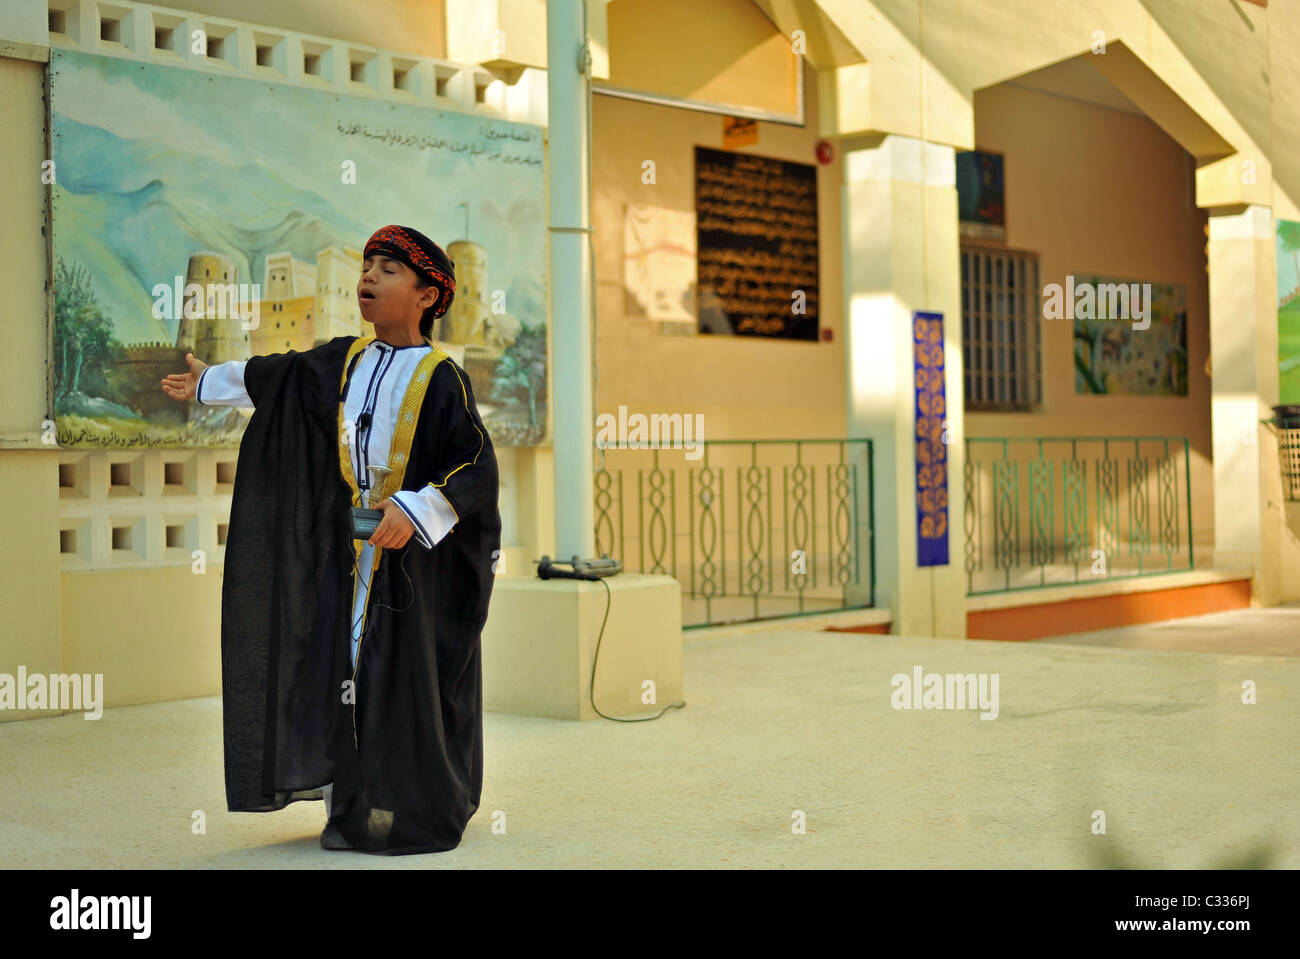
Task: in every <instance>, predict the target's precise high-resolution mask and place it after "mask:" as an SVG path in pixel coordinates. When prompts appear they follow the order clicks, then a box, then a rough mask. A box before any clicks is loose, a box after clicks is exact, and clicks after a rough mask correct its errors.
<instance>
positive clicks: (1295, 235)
mask: <svg viewBox="0 0 1300 959" xmlns="http://www.w3.org/2000/svg"><path fill="white" fill-rule="evenodd" d="M1277 236H1278V239H1279V240H1281V241H1282V249H1284V250H1286V251H1287V252H1288V253H1290V254H1291V256H1292V258H1293V259H1294V260H1295V269H1296V276H1297V277H1300V223H1296V222H1294V221H1292V220H1278V221H1277ZM1297 294H1300V289H1297V290H1291V291H1290V292H1287V293H1283V294H1282V295H1281V297H1280V299H1281V302H1280V303H1278V306H1279V307H1281V306H1286V305H1287V303H1289V302H1290V301H1291V300H1293V299H1295V297H1296V295H1297Z"/></svg>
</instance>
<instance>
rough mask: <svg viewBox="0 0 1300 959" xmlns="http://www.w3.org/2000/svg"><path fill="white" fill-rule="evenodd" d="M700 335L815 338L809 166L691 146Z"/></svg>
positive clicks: (813, 175)
mask: <svg viewBox="0 0 1300 959" xmlns="http://www.w3.org/2000/svg"><path fill="white" fill-rule="evenodd" d="M695 221H696V223H695V225H696V232H697V239H698V244H697V247H696V250H697V254H696V256H697V266H696V269H697V272H696V290H697V300H696V304H697V308H698V310H699V313H698V316H699V330H700V332H701V333H730V334H733V335H736V336H777V337H785V338H787V339H796V340H816V339H817V338H818V321H817V317H818V312H817V168H816V167H815V166H813V165H812V164H808V163H791V162H790V161H789V160H778V159H775V158H772V157H762V156H754V155H753V154H749V153H728V152H726V151H723V150H712V149H709V148H708V147H701V146H697V147H696V148H695Z"/></svg>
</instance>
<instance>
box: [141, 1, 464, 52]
mask: <svg viewBox="0 0 1300 959" xmlns="http://www.w3.org/2000/svg"><path fill="white" fill-rule="evenodd" d="M159 6H168V7H174V8H175V9H178V10H186V11H190V12H193V13H205V14H207V15H208V16H211V17H224V18H226V19H228V20H243V21H244V22H246V23H256V24H258V25H260V26H265V27H276V28H279V29H281V30H294V31H297V32H300V33H310V34H314V35H316V36H318V37H331V38H337V39H340V40H349V41H351V42H353V43H356V44H360V45H362V46H368V47H379V48H380V49H383V50H392V51H393V52H395V53H407V54H413V55H414V56H419V57H440V58H445V57H446V56H447V38H446V35H445V32H444V24H445V22H446V21H445V17H444V16H443V0H365V2H364V3H357V2H347V0H274V2H272V3H267V2H266V0H183V2H181V3H169V4H159Z"/></svg>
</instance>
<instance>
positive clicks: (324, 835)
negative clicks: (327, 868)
mask: <svg viewBox="0 0 1300 959" xmlns="http://www.w3.org/2000/svg"><path fill="white" fill-rule="evenodd" d="M320 847H321V848H322V849H355V848H356V847H355V846H353V845H352V843H350V842H348V840H347V838H346V837H345V836H344V835H343V833H342V831H341V830H340V829H339V827H338V826H336V825H334V823H332V822H327V823H326V824H325V829H324V830H323V831H322V832H321V834H320Z"/></svg>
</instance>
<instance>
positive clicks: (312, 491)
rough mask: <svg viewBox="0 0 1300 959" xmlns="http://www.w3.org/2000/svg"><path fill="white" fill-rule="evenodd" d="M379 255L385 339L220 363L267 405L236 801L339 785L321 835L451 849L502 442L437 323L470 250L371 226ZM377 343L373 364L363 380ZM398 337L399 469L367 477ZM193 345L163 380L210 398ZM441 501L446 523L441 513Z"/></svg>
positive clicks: (240, 697) (262, 415) (236, 538)
mask: <svg viewBox="0 0 1300 959" xmlns="http://www.w3.org/2000/svg"><path fill="white" fill-rule="evenodd" d="M364 256H365V264H364V266H363V268H362V275H361V280H360V282H359V283H358V298H359V302H360V304H361V313H362V316H363V318H364V319H365V320H366V321H367V322H370V323H373V324H374V327H375V332H376V337H375V338H369V337H365V338H357V337H352V336H345V337H337V338H335V339H333V340H331V341H329V342H328V343H323V344H321V345H319V346H317V347H315V348H314V349H311V350H308V351H306V352H302V353H299V352H296V351H290V352H288V353H282V354H274V355H270V356H255V357H252V358H251V359H249V360H248V361H247V362H246V363H244V364H242V380H243V382H242V386H240V385H239V384H238V382H237V379H238V377H237V373H238V372H240V371H239V370H234V369H230V367H232V366H233V364H222V366H223V367H227V369H226V370H225V371H224V373H225V374H226V379H227V381H228V382H231V383H233V384H234V385H233V390H234V393H241V390H242V391H246V397H247V400H246V401H236V400H234V399H233V398H228V399H227V400H226V401H227V402H247V403H249V404H251V405H253V406H255V411H254V413H253V415H252V418H251V419H250V420H249V423H248V426H247V428H246V430H245V433H244V436H243V439H242V441H241V443H240V449H239V461H238V467H237V470H236V474H235V486H234V492H233V496H232V502H231V510H230V525H229V532H228V536H227V541H226V559H225V581H224V583H223V589H222V624H221V627H222V628H221V648H222V691H223V707H224V722H225V755H226V796H227V805H228V807H229V808H230V809H231V810H232V811H248V812H269V811H272V810H276V809H282V808H283V807H284V806H286V805H287V804H288V803H291V802H295V801H298V800H303V799H325V800H326V804H327V815H328V817H329V819H328V823H327V824H326V827H325V831H324V832H323V833H322V834H321V845H322V846H323V847H324V848H326V849H357V850H361V851H365V852H374V853H385V854H409V853H425V852H439V851H443V850H448V849H453V848H455V847H456V846H457V845H458V844H459V843H460V840H461V836H462V834H463V832H464V829H465V826H466V824H467V823H468V821H469V819H470V817H471V816H473V814H474V812H475V810H476V809H477V808H478V803H479V798H480V793H481V789H482V782H483V708H482V707H483V698H482V697H483V687H482V671H481V653H480V647H479V642H480V637H481V633H482V630H483V625H484V623H485V621H486V619H487V611H488V601H489V598H490V596H491V592H492V583H493V577H494V572H495V568H496V560H497V557H498V556H499V554H500V541H501V518H500V514H499V512H498V506H497V493H498V485H499V484H498V474H497V463H496V455H495V451H494V449H493V447H492V442H491V440H490V438H489V437H488V434H487V430H486V429H485V428H484V427H483V422H482V420H481V418H480V417H479V414H478V410H477V407H476V405H475V402H474V396H473V392H472V390H471V388H470V383H469V377H468V376H467V375H466V374H465V372H464V370H463V369H461V368H460V366H459V365H458V364H456V363H455V362H454V361H453V360H452V359H451V358H450V357H448V356H447V355H446V354H445V353H443V352H442V351H440V350H437V349H436V348H434V347H433V345H432V343H431V342H429V340H428V337H429V334H430V331H431V329H432V323H433V321H434V320H435V319H436V318H438V317H440V316H442V315H443V314H445V313H446V311H447V308H448V307H449V306H450V304H451V299H452V296H453V295H454V292H455V278H454V273H453V264H452V263H451V261H450V260H449V259H448V258H447V256H446V254H445V253H443V251H442V250H441V248H439V247H438V246H437V244H435V243H433V242H432V241H431V240H429V239H428V238H427V237H424V236H423V235H422V234H420V233H418V232H417V231H415V230H412V229H410V228H409V227H399V226H389V227H384V228H383V229H381V230H379V231H378V232H376V234H375V235H374V236H372V237H371V239H370V241H369V242H368V243H367V244H366V248H365V252H364ZM408 349H410V350H415V351H418V352H419V353H420V354H423V355H422V356H421V357H420V358H419V361H418V363H413V362H409V361H414V360H415V359H416V357H415V355H414V354H411V353H406V354H399V351H403V350H408ZM368 352H371V353H372V355H373V356H374V357H375V362H372V363H369V366H370V368H371V369H372V371H373V372H372V373H371V375H370V382H369V383H367V384H361V383H354V382H351V380H350V376H349V374H350V373H355V372H356V370H357V368H358V361H359V360H361V359H363V356H364V355H365V354H367V353H368ZM399 356H400V357H401V358H402V359H406V360H408V362H407V363H406V367H407V369H406V376H407V377H409V384H408V385H407V386H406V387H405V389H404V391H402V392H401V404H400V408H398V407H396V406H394V407H393V409H391V410H389V411H388V412H389V417H390V419H391V422H389V423H387V424H386V426H387V427H388V434H389V438H390V440H391V442H390V443H389V455H388V458H387V465H388V467H389V468H390V469H391V473H389V474H388V476H387V477H386V481H383V482H381V484H380V486H379V488H378V489H375V490H370V491H369V493H370V495H369V497H363V495H362V493H363V491H365V490H366V487H367V486H368V485H370V482H371V477H370V476H368V475H363V476H357V475H356V474H357V473H358V472H363V473H364V472H368V471H362V470H359V468H358V467H359V466H360V465H361V464H363V463H365V462H367V461H368V460H367V456H366V455H365V454H366V442H367V434H368V433H369V432H372V431H373V430H374V426H375V424H374V423H372V422H369V420H370V419H371V418H372V417H373V416H374V415H378V414H379V413H380V412H381V409H382V408H381V407H380V406H377V405H375V396H376V395H378V394H379V392H380V389H381V388H382V385H383V384H382V376H383V371H385V370H389V369H392V368H394V360H395V359H396V358H398V357H399ZM187 360H188V362H189V364H190V369H191V372H190V373H189V374H181V375H178V376H171V377H168V378H167V379H166V380H164V389H165V390H166V391H167V392H168V393H169V394H170V395H172V396H174V397H176V398H177V399H185V398H191V397H192V398H196V399H198V400H199V401H200V402H203V401H204V399H205V398H207V397H208V395H209V394H208V387H205V385H204V383H203V379H204V372H205V370H204V367H203V364H202V363H200V362H199V361H198V360H195V359H194V358H193V357H192V356H190V357H187ZM361 365H362V366H365V365H366V364H361ZM220 369H221V367H212V368H211V369H210V371H208V372H210V373H215V372H216V371H218V370H220ZM212 379H213V380H214V381H216V382H218V383H219V382H220V379H221V377H219V376H214V377H212ZM363 386H364V387H365V394H364V397H363V401H362V402H361V403H360V408H363V409H364V410H365V411H366V412H363V413H362V414H361V415H360V416H359V417H357V418H356V420H355V421H352V420H351V419H350V418H345V416H344V409H345V401H346V400H347V396H348V393H349V391H351V390H354V389H360V388H361V387H363ZM391 388H393V387H392V382H391V381H390V389H391ZM398 389H399V390H400V384H399V387H398ZM393 395H394V396H395V397H396V396H397V395H398V394H397V393H394V394H393ZM358 404H359V400H358V397H357V396H356V395H354V396H353V399H352V400H351V401H350V402H347V403H346V405H347V407H348V408H350V409H356V408H358ZM401 491H409V492H401ZM367 500H368V501H369V504H370V505H373V506H374V507H375V508H377V509H380V510H382V511H383V513H384V519H383V521H382V522H381V523H380V525H379V527H378V528H377V529H376V530H375V532H374V533H373V534H372V535H371V537H370V546H371V547H372V548H364V547H366V544H365V543H362V542H360V541H357V540H353V539H352V534H351V528H350V522H349V508H350V507H357V506H364V505H367ZM435 506H436V508H435ZM399 507H400V508H399ZM422 509H425V512H421V510H422ZM421 516H423V517H424V521H423V522H421V521H420V518H421ZM441 516H447V517H449V518H448V520H447V523H446V524H445V525H444V527H443V528H439V529H434V528H432V527H433V526H436V525H437V523H438V521H439V519H438V518H439V517H441ZM447 526H449V527H450V529H447V528H446V527H447ZM413 540H414V541H413ZM372 556H373V560H372V558H371V557H372ZM354 575H355V578H354ZM358 596H360V598H359V599H358ZM354 600H356V601H357V603H358V605H359V606H360V615H359V616H358V617H356V618H355V619H354V617H353V616H352V615H351V614H352V612H353V604H354Z"/></svg>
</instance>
